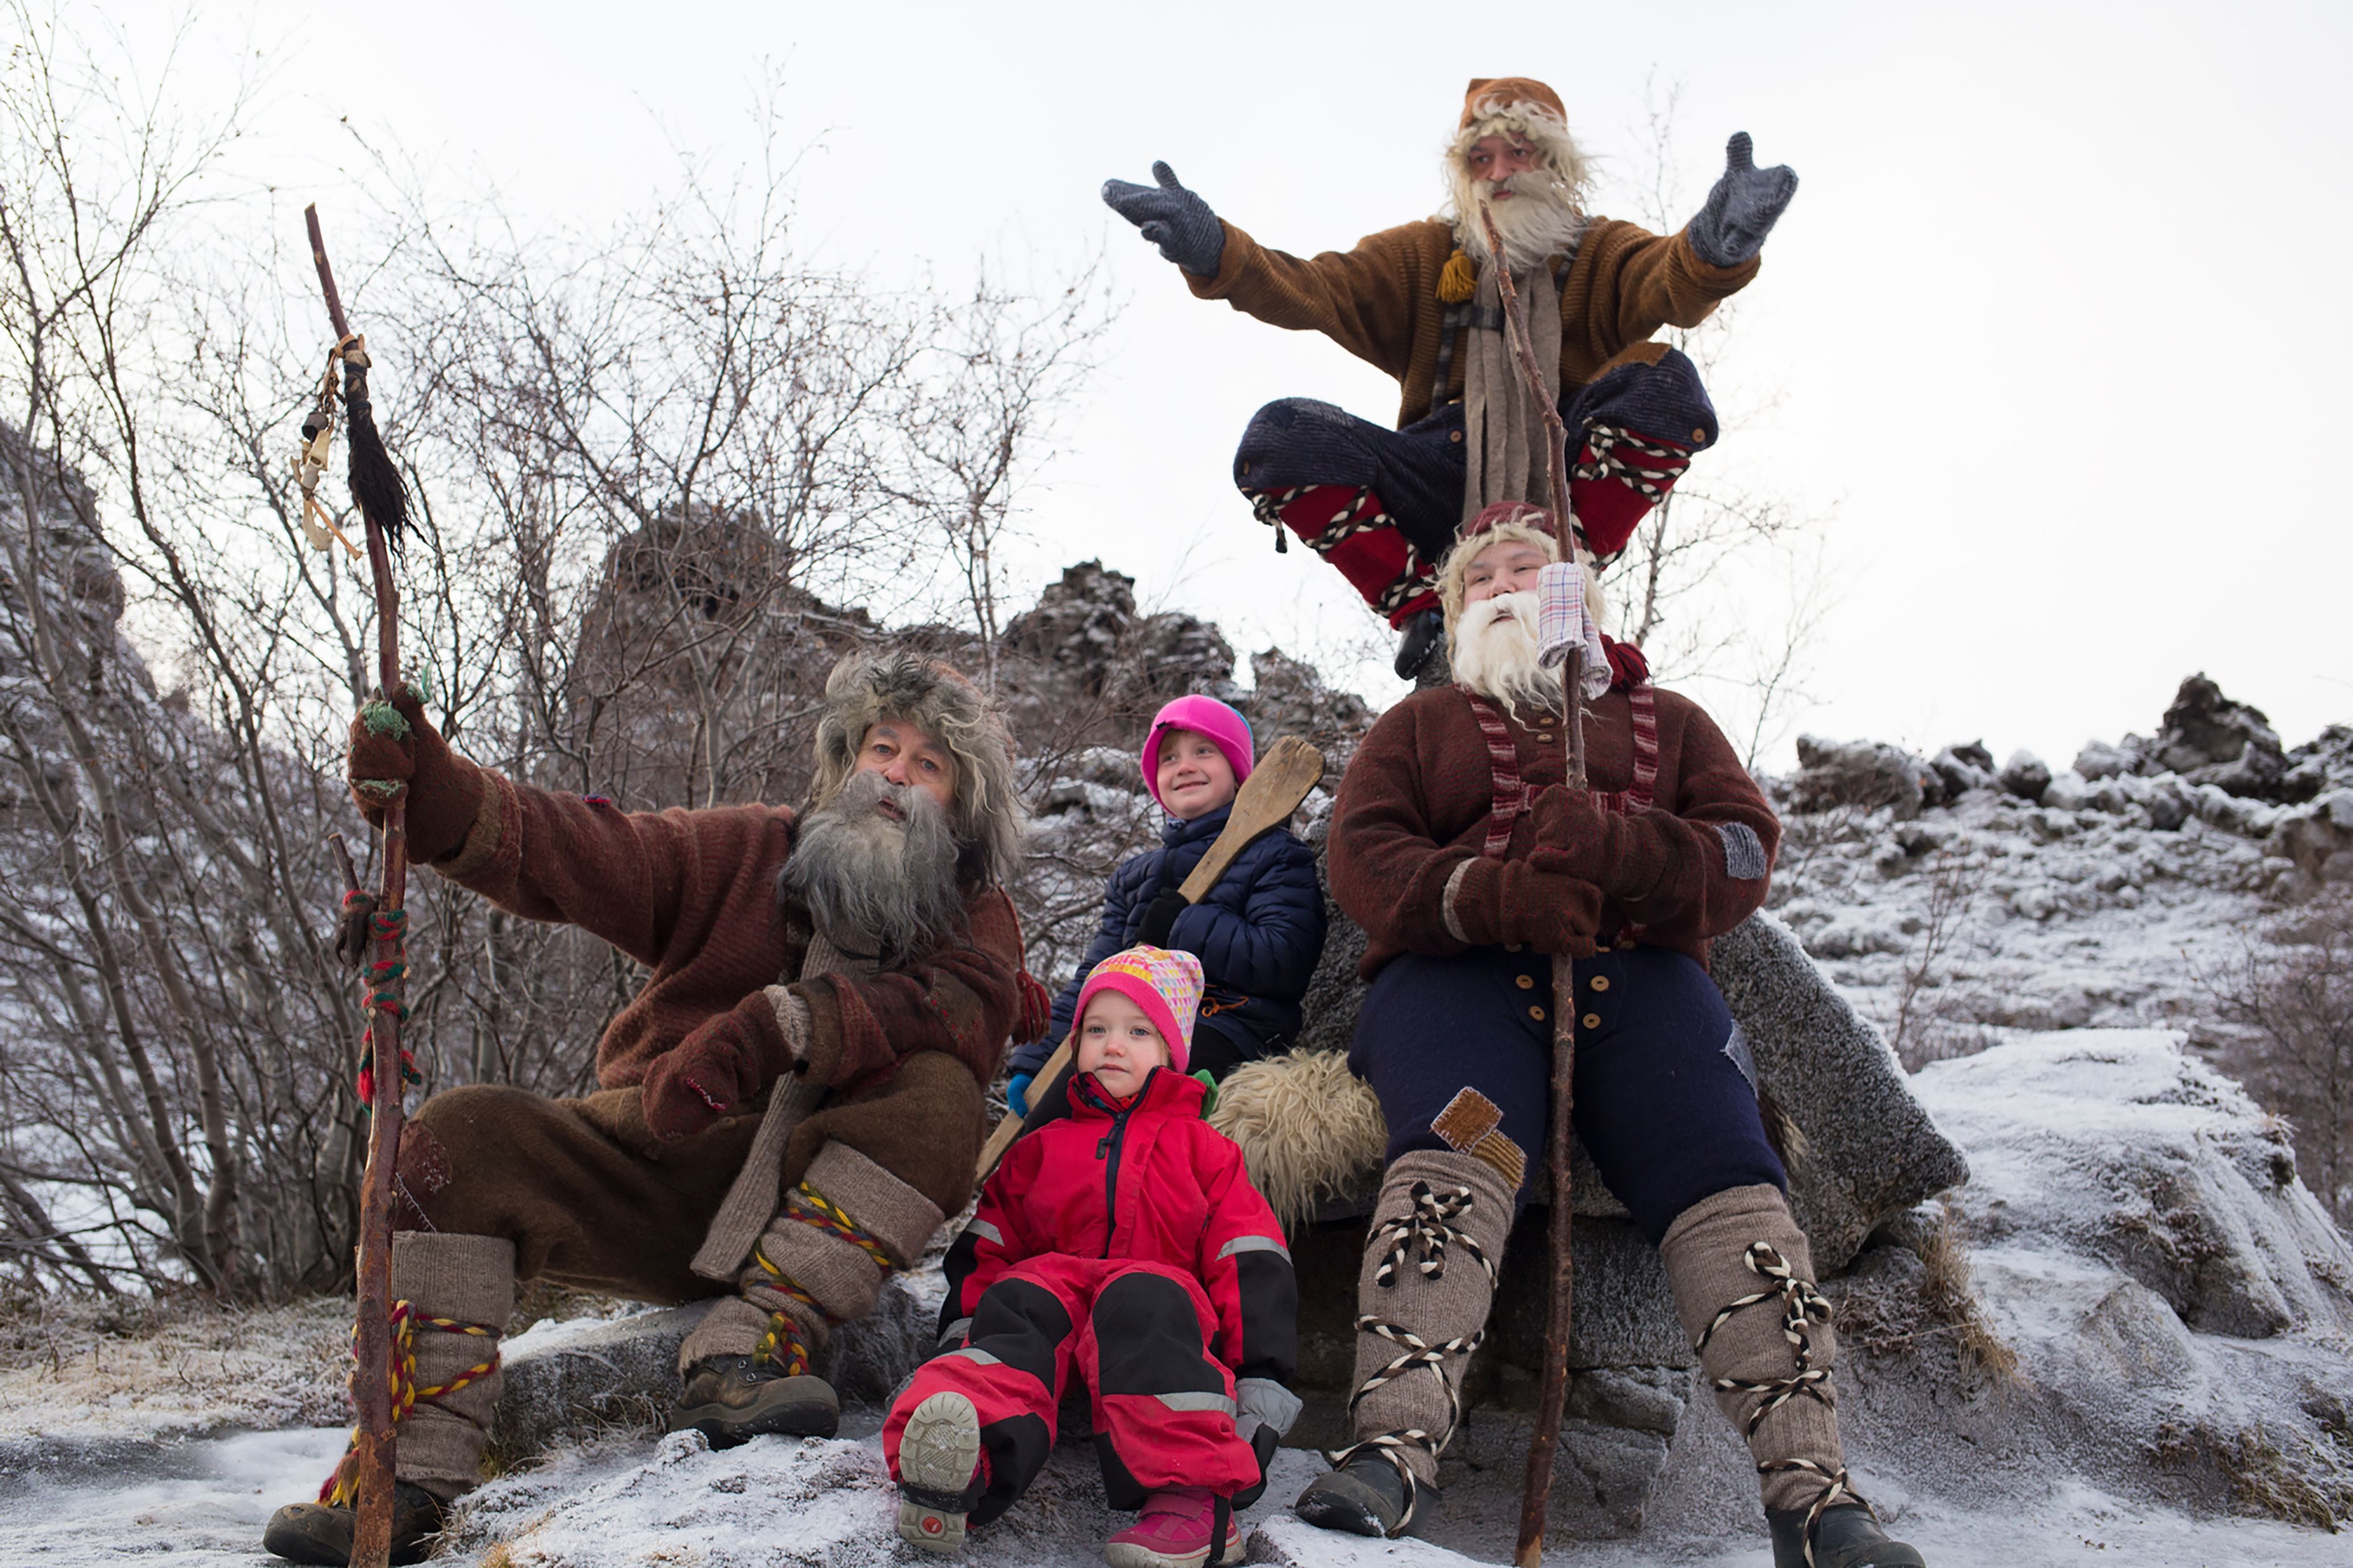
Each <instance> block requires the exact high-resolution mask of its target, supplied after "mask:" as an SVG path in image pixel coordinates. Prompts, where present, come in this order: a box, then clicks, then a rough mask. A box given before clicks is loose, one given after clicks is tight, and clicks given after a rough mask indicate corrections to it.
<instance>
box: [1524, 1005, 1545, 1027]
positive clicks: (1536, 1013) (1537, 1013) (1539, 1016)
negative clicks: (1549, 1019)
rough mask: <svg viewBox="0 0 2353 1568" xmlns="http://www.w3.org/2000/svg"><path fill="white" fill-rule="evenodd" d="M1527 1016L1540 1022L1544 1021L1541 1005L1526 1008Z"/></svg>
mask: <svg viewBox="0 0 2353 1568" xmlns="http://www.w3.org/2000/svg"><path fill="white" fill-rule="evenodd" d="M1528 1016H1529V1017H1531V1018H1534V1019H1535V1021H1536V1022H1537V1023H1539V1024H1541V1023H1543V1022H1544V1009H1543V1008H1541V1007H1531V1008H1529V1009H1528Z"/></svg>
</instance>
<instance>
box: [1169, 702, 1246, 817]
mask: <svg viewBox="0 0 2353 1568" xmlns="http://www.w3.org/2000/svg"><path fill="white" fill-rule="evenodd" d="M1178 730H1191V731H1196V732H1197V733H1199V734H1203V735H1207V736H1208V738H1209V741H1210V743H1211V744H1213V745H1215V746H1216V747H1217V748H1218V750H1219V752H1223V753H1224V754H1225V758H1226V761H1227V762H1229V763H1232V764H1233V768H1234V783H1236V784H1240V783H1241V782H1242V781H1243V780H1244V779H1246V778H1248V777H1250V765H1251V761H1252V754H1251V742H1250V721H1249V720H1247V719H1245V718H1243V717H1242V716H1241V715H1240V713H1238V712H1236V711H1235V710H1233V709H1232V708H1230V707H1228V706H1227V705H1226V704H1225V703H1223V702H1220V701H1219V700H1217V699H1216V698H1214V697H1203V696H1201V695H1200V694H1198V692H1197V693H1195V694H1194V695H1192V696H1189V697H1179V698H1177V699H1176V700H1175V701H1173V702H1170V703H1168V704H1167V705H1166V706H1165V707H1163V708H1162V709H1161V710H1160V711H1159V712H1157V713H1155V714H1154V715H1153V716H1152V730H1151V731H1150V733H1148V734H1146V735H1145V737H1144V787H1145V789H1146V790H1147V791H1149V792H1150V793H1151V795H1152V798H1153V800H1154V801H1155V803H1157V804H1158V805H1159V806H1160V808H1161V809H1162V810H1163V811H1166V810H1167V809H1168V803H1167V802H1166V801H1165V800H1162V799H1161V798H1160V742H1162V741H1164V740H1166V738H1167V737H1168V736H1169V735H1170V734H1172V733H1174V732H1175V731H1178Z"/></svg>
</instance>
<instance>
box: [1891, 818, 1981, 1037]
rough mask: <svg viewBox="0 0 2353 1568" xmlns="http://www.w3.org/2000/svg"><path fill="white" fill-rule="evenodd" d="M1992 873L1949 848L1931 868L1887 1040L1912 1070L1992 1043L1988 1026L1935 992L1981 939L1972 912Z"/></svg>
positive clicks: (1906, 955) (1978, 862) (1939, 855)
mask: <svg viewBox="0 0 2353 1568" xmlns="http://www.w3.org/2000/svg"><path fill="white" fill-rule="evenodd" d="M1988 876H1989V867H1988V865H1987V864H1986V863H1985V862H1984V861H1982V860H1978V861H1972V860H1971V859H1970V858H1968V856H1967V855H1965V854H1963V853H1961V852H1959V851H1957V850H1955V849H1953V848H1951V847H1946V848H1941V849H1938V850H1937V851H1936V860H1935V862H1934V863H1933V864H1932V865H1931V866H1930V867H1929V868H1928V907H1927V910H1926V912H1925V913H1924V914H1923V915H1922V917H1921V921H1920V929H1919V931H1916V932H1915V933H1914V936H1913V942H1912V947H1911V950H1910V951H1909V952H1907V953H1905V959H1904V969H1903V973H1902V974H1901V976H1900V977H1899V979H1898V981H1897V984H1896V988H1895V1005H1894V1009H1893V1011H1892V1013H1891V1014H1890V1016H1889V1018H1888V1023H1887V1043H1888V1045H1889V1046H1890V1047H1892V1048H1893V1049H1894V1052H1895V1055H1896V1057H1897V1058H1898V1059H1900V1060H1901V1061H1902V1062H1903V1063H1904V1065H1905V1068H1907V1069H1909V1070H1911V1071H1914V1072H1917V1071H1918V1070H1919V1069H1920V1068H1922V1067H1923V1066H1925V1065H1926V1064H1927V1063H1929V1062H1933V1061H1943V1060H1946V1059H1947V1058H1952V1057H1962V1056H1971V1055H1974V1054H1975V1053H1976V1052H1978V1051H1981V1050H1983V1049H1985V1048H1986V1047H1987V1046H1988V1045H1989V1044H1991V1043H1992V1041H1991V1037H1990V1036H1989V1032H1988V1031H1986V1030H1985V1029H1983V1028H1981V1027H1976V1026H1974V1020H1971V1019H1968V1018H1966V1017H1962V1016H1957V1015H1956V1013H1955V1012H1954V1010H1953V1009H1952V1008H1951V1007H1950V1006H1949V1005H1947V1003H1945V1002H1944V1000H1943V999H1942V998H1941V997H1940V996H1939V995H1938V994H1936V993H1938V992H1939V991H1940V990H1941V989H1942V987H1943V985H1944V983H1945V981H1946V980H1947V978H1948V973H1947V972H1948V969H1949V967H1950V961H1951V960H1952V959H1953V957H1954V956H1955V955H1956V953H1957V952H1966V951H1967V950H1968V946H1969V945H1970V944H1971V943H1972V942H1974V941H1975V940H1976V931H1977V928H1976V925H1975V922H1974V921H1973V920H1972V918H1971V911H1972V910H1973V909H1974V908H1975V906H1976V903H1977V898H1978V894H1979V893H1980V892H1983V891H1984V890H1985V885H1986V879H1987V877H1988Z"/></svg>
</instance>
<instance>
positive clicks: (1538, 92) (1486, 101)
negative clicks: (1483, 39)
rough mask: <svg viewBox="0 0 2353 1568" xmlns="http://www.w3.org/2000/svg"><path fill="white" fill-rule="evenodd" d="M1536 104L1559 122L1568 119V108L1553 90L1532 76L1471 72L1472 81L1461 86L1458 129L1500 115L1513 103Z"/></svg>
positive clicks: (1564, 121) (1466, 128)
mask: <svg viewBox="0 0 2353 1568" xmlns="http://www.w3.org/2000/svg"><path fill="white" fill-rule="evenodd" d="M1521 103H1530V104H1535V106H1536V107H1538V108H1540V109H1542V110H1545V111H1546V113H1548V114H1550V115H1551V116H1552V117H1553V118H1554V119H1555V120H1557V121H1560V122H1561V123H1562V124H1564V125H1566V124H1567V123H1568V108H1567V105H1565V104H1563V103H1562V102H1561V100H1560V94H1558V93H1556V92H1555V91H1553V89H1550V88H1548V87H1546V85H1545V84H1544V83H1542V82H1540V81H1538V80H1536V79H1535V78H1534V77H1526V76H1474V77H1472V79H1471V85H1470V86H1469V87H1467V88H1465V89H1462V119H1461V121H1460V122H1459V123H1458V124H1457V125H1456V126H1455V129H1456V130H1457V131H1468V130H1470V129H1471V127H1472V126H1473V125H1475V124H1477V123H1478V122H1479V121H1482V120H1490V119H1497V118H1501V117H1502V116H1503V115H1504V114H1505V113H1506V112H1507V111H1508V110H1510V109H1511V108H1512V106H1513V105H1514V104H1521Z"/></svg>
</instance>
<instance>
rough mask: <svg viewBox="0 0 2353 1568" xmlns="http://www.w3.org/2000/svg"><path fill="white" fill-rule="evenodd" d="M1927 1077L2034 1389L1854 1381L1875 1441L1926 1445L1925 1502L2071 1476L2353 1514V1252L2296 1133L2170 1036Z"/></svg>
mask: <svg viewBox="0 0 2353 1568" xmlns="http://www.w3.org/2000/svg"><path fill="white" fill-rule="evenodd" d="M1915 1083H1916V1086H1917V1088H1918V1090H1919V1093H1920V1098H1921V1100H1923V1101H1924V1102H1925V1103H1926V1105H1927V1107H1928V1108H1929V1109H1930V1110H1931V1111H1933V1112H1934V1114H1935V1115H1936V1119H1937V1121H1938V1124H1939V1125H1940V1126H1942V1127H1944V1128H1945V1129H1946V1130H1947V1131H1949V1132H1950V1133H1951V1134H1952V1135H1953V1136H1954V1137H1955V1138H1956V1139H1957V1141H1958V1142H1960V1143H1961V1145H1962V1146H1963V1147H1964V1148H1965V1149H1967V1150H1968V1155H1969V1162H1970V1165H1971V1169H1972V1172H1973V1179H1972V1180H1971V1182H1970V1183H1969V1184H1968V1186H1967V1187H1965V1188H1963V1189H1961V1190H1960V1192H1959V1194H1957V1216H1958V1219H1959V1222H1960V1225H1961V1226H1962V1228H1963V1230H1964V1231H1965V1233H1966V1234H1967V1235H1968V1237H1969V1243H1970V1246H1971V1248H1972V1263H1973V1268H1974V1275H1975V1279H1976V1285H1977V1289H1978V1297H1979V1300H1980V1301H1981V1303H1982V1310H1983V1311H1984V1313H1985V1315H1986V1319H1987V1321H1988V1322H1989V1325H1990V1326H1991V1327H1992V1329H1993V1330H1994V1331H1995V1332H1996V1333H1998V1334H1999V1335H2000V1338H2001V1339H2002V1340H2003V1341H2005V1342H2007V1343H2008V1344H2009V1346H2010V1348H2011V1349H2012V1350H2013V1351H2015V1352H2016V1353H2017V1355H2018V1358H2019V1373H2020V1375H2021V1383H2020V1384H2019V1385H2018V1386H2017V1387H2015V1388H2013V1389H2011V1390H2010V1391H2009V1392H2008V1393H2006V1394H2002V1395H2000V1396H1999V1397H1997V1396H1995V1395H1993V1394H1989V1393H1981V1394H1974V1395H1970V1394H1958V1393H1957V1392H1956V1389H1955V1388H1954V1386H1953V1385H1952V1382H1951V1380H1950V1379H1949V1378H1947V1379H1945V1380H1943V1382H1942V1384H1939V1380H1938V1379H1937V1378H1936V1376H1935V1375H1933V1374H1934V1372H1935V1366H1934V1363H1933V1361H1932V1360H1930V1359H1928V1358H1926V1357H1925V1356H1923V1355H1914V1356H1913V1357H1912V1363H1911V1364H1910V1365H1909V1366H1908V1367H1905V1366H1901V1365H1899V1364H1896V1363H1874V1365H1875V1366H1881V1367H1883V1373H1882V1375H1880V1376H1877V1377H1873V1376H1862V1377H1858V1378H1857V1379H1856V1380H1855V1390H1854V1394H1853V1396H1852V1398H1850V1396H1849V1391H1848V1390H1847V1389H1845V1388H1842V1389H1841V1407H1842V1408H1853V1409H1855V1410H1856V1413H1857V1415H1856V1419H1855V1423H1854V1425H1855V1426H1856V1430H1857V1434H1858V1436H1859V1437H1860V1438H1861V1440H1862V1442H1863V1443H1864V1444H1865V1445H1868V1444H1869V1443H1870V1442H1871V1440H1872V1436H1873V1433H1874V1431H1882V1430H1890V1429H1895V1430H1905V1431H1908V1432H1913V1433H1915V1434H1918V1433H1921V1432H1924V1431H1925V1432H1926V1433H1927V1434H1928V1436H1926V1440H1924V1441H1915V1442H1914V1443H1913V1444H1912V1446H1911V1447H1910V1450H1909V1453H1908V1456H1907V1457H1908V1458H1909V1460H1910V1462H1911V1463H1912V1464H1913V1465H1915V1467H1916V1468H1915V1469H1914V1470H1913V1472H1912V1484H1914V1485H1915V1486H1917V1485H1944V1486H1955V1487H1958V1486H1963V1485H1968V1484H1975V1485H1977V1486H1978V1487H1980V1488H1982V1487H1985V1486H1989V1485H1991V1486H2001V1487H2014V1488H2017V1489H2021V1490H2022V1491H2031V1490H2032V1489H2039V1488H2040V1487H2041V1486H2042V1485H2045V1484H2047V1478H2048V1477H2050V1476H2052V1475H2058V1474H2064V1475H2068V1476H2073V1477H2075V1478H2077V1479H2082V1480H2085V1481H2089V1482H2091V1483H2093V1484H2096V1485H2100V1486H2104V1487H2107V1488H2111V1489H2115V1490H2116V1491H2118V1492H2120V1493H2121V1494H2123V1495H2125V1496H2127V1497H2134V1498H2138V1499H2143V1500H2164V1501H2169V1502H2172V1503H2176V1504H2179V1505H2184V1506H2189V1507H2191V1508H2195V1509H2199V1510H2226V1509H2231V1508H2233V1507H2239V1508H2243V1507H2245V1506H2247V1505H2248V1504H2249V1501H2250V1500H2251V1498H2253V1497H2254V1496H2255V1494H2254V1492H2253V1490H2251V1489H2253V1488H2255V1487H2257V1486H2258V1485H2262V1484H2274V1485H2284V1484H2288V1483H2290V1482H2293V1483H2296V1484H2301V1485H2302V1486H2304V1487H2306V1488H2307V1489H2310V1495H2312V1496H2316V1497H2322V1498H2329V1497H2333V1498H2335V1499H2336V1500H2337V1506H2338V1507H2340V1508H2341V1510H2343V1511H2344V1512H2345V1513H2346V1514H2347V1515H2348V1516H2353V1451H2348V1449H2353V1429H2348V1426H2347V1420H2348V1390H2353V1244H2348V1241H2347V1239H2346V1237H2344V1236H2343V1235H2342V1234H2341V1233H2340V1232H2338V1231H2337V1228H2336V1227H2335V1226H2333V1225H2332V1224H2331V1223H2330V1222H2329V1220H2328V1218H2327V1215H2326V1214H2325V1212H2324V1211H2323V1210H2322V1209H2321V1207H2320V1205H2319V1204H2318V1202H2317V1200H2316V1198H2315V1197H2314V1196H2313V1194H2311V1193H2310V1191H2308V1190H2307V1189H2306V1187H2305V1186H2304V1185H2303V1184H2302V1183H2300V1182H2299V1181H2297V1180H2296V1177H2295V1157H2294V1151H2293V1149H2292V1148H2291V1146H2290V1144H2289V1142H2288V1139H2287V1134H2286V1131H2285V1130H2284V1128H2283V1127H2282V1126H2281V1125H2280V1124H2279V1123H2278V1122H2277V1121H2276V1120H2275V1119H2273V1118H2271V1117H2268V1116H2266V1115H2265V1114H2264V1113H2263V1111H2262V1110H2261V1109H2260V1108H2258V1107H2257V1106H2256V1105H2255V1104H2254V1103H2253V1101H2252V1100H2249V1099H2248V1098H2247V1096H2246V1095H2245V1093H2244V1092H2243V1091H2242V1090H2241V1089H2239V1088H2238V1087H2237V1086H2236V1085H2234V1084H2232V1083H2231V1082H2229V1081H2228V1080H2227V1079H2222V1078H2221V1077H2220V1076H2218V1075H2217V1074H2215V1073H2214V1072H2212V1071H2211V1069H2209V1068H2206V1067H2205V1066H2204V1065H2202V1064H2201V1063H2199V1062H2197V1061H2194V1060H2192V1059H2190V1058H2189V1057H2188V1056H2187V1055H2186V1054H2185V1053H2184V1052H2183V1050H2182V1049H2181V1047H2180V1041H2179V1037H2177V1036H2174V1035H2171V1034H2168V1033H2164V1032H2160V1031H2154V1030H2148V1031H2105V1030H2083V1031H2073V1032H2069V1033H2065V1034H2060V1035H2049V1036H2041V1037H2030V1038H2027V1039H2023V1040H2020V1041H2017V1042H2014V1043H2012V1044H2009V1045H2004V1046H1998V1047H1994V1048H1992V1049H1990V1050H1988V1051H1985V1052H1983V1053H1981V1054H1979V1055H1977V1056H1973V1057H1969V1058H1963V1059H1959V1060H1955V1061H1946V1062H1937V1063H1934V1064H1931V1065H1930V1066H1929V1067H1927V1068H1924V1069H1923V1070H1922V1072H1921V1073H1920V1074H1919V1075H1918V1077H1917V1079H1915ZM1866 1256H1867V1257H1873V1256H1876V1255H1875V1254H1874V1255H1866ZM1897 1359H1898V1361H1899V1362H1900V1360H1901V1358H1897ZM1915 1402H1918V1403H1915ZM1924 1424H1925V1425H1924ZM2266 1477H2268V1478H2270V1482H2269V1483H2266V1482H2265V1481H2264V1478H2266ZM2271 1506H2274V1507H2276V1506H2277V1503H2276V1501H2275V1500H2274V1502H2273V1503H2272V1505H2271Z"/></svg>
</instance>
